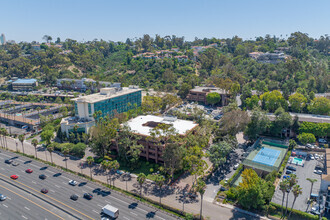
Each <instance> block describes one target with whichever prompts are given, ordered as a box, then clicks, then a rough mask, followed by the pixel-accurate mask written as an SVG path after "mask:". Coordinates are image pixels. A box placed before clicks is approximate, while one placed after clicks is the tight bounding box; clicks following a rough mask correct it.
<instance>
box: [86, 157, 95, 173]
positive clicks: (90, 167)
mask: <svg viewBox="0 0 330 220" xmlns="http://www.w3.org/2000/svg"><path fill="white" fill-rule="evenodd" d="M93 163H94V158H93V157H92V156H89V157H87V164H88V166H89V170H90V174H91V179H93V176H92V165H93Z"/></svg>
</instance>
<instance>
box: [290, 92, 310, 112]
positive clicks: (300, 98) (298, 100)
mask: <svg viewBox="0 0 330 220" xmlns="http://www.w3.org/2000/svg"><path fill="white" fill-rule="evenodd" d="M289 102H290V105H291V109H292V111H293V112H301V111H302V109H303V108H304V107H305V106H306V103H307V98H306V97H305V96H304V95H302V94H300V93H298V92H296V93H295V94H293V95H291V96H290V97H289Z"/></svg>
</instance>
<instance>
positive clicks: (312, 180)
mask: <svg viewBox="0 0 330 220" xmlns="http://www.w3.org/2000/svg"><path fill="white" fill-rule="evenodd" d="M306 180H308V181H309V182H310V183H311V191H310V193H309V195H311V194H312V191H313V185H314V183H315V182H317V179H311V178H307V179H306Z"/></svg>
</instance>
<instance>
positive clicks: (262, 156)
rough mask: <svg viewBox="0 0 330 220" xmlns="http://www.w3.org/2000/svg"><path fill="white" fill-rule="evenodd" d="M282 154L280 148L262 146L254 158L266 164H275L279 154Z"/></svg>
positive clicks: (257, 161) (255, 160)
mask: <svg viewBox="0 0 330 220" xmlns="http://www.w3.org/2000/svg"><path fill="white" fill-rule="evenodd" d="M280 154H281V151H280V150H275V149H270V148H267V147H262V148H261V149H260V151H259V152H258V154H257V155H256V156H255V157H254V158H253V161H254V162H256V163H261V164H265V165H268V166H274V164H275V162H276V160H277V158H278V156H279V155H280Z"/></svg>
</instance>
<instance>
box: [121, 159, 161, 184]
mask: <svg viewBox="0 0 330 220" xmlns="http://www.w3.org/2000/svg"><path fill="white" fill-rule="evenodd" d="M118 162H119V164H120V167H119V169H120V170H123V171H125V172H130V173H134V174H136V175H138V174H139V173H144V174H145V175H146V176H147V178H148V179H150V180H155V178H154V177H155V176H154V175H152V173H155V172H157V171H158V167H159V165H158V164H156V163H152V162H148V161H145V160H140V161H139V165H138V166H137V167H136V168H135V169H131V168H130V167H128V166H125V165H123V164H124V163H123V162H121V161H118ZM150 169H152V170H151V171H152V172H150Z"/></svg>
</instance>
